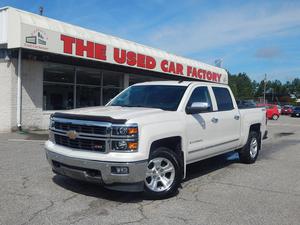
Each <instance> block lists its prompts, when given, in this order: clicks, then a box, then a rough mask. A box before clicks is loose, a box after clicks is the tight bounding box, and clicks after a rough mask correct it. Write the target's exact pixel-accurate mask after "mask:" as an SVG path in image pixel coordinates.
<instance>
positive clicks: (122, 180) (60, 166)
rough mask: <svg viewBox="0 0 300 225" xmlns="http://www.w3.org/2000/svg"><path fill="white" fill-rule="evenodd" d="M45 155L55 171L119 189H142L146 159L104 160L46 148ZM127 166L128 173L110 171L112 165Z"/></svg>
mask: <svg viewBox="0 0 300 225" xmlns="http://www.w3.org/2000/svg"><path fill="white" fill-rule="evenodd" d="M46 157H47V160H48V162H49V163H50V165H51V166H52V169H53V171H54V172H55V173H57V174H60V175H64V176H67V177H71V178H74V179H78V180H83V181H88V182H92V183H97V184H102V185H104V186H106V187H107V188H110V189H114V190H119V191H142V190H143V187H144V186H143V184H144V179H145V175H146V167H147V160H144V161H138V162H122V163H120V162H104V161H97V160H86V159H80V158H73V157H69V156H65V155H61V154H58V153H55V152H52V151H49V150H47V149H46ZM116 166H118V167H128V170H129V173H128V174H115V173H112V167H116Z"/></svg>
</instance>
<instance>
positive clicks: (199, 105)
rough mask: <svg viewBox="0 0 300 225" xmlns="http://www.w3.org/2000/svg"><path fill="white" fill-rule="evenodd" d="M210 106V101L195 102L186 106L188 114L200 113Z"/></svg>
mask: <svg viewBox="0 0 300 225" xmlns="http://www.w3.org/2000/svg"><path fill="white" fill-rule="evenodd" d="M209 108H210V104H209V103H208V102H193V103H192V105H191V106H188V107H186V113H187V114H198V113H201V112H207V111H208V110H209Z"/></svg>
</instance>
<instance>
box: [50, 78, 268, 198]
mask: <svg viewBox="0 0 300 225" xmlns="http://www.w3.org/2000/svg"><path fill="white" fill-rule="evenodd" d="M49 129H50V130H49V140H48V141H47V142H46V143H45V148H46V156H47V159H48V161H49V163H50V165H51V166H52V169H53V171H54V172H55V173H57V174H60V175H64V176H68V177H71V178H74V179H79V180H84V181H89V182H93V183H98V184H102V185H103V186H105V187H107V188H110V189H114V190H119V191H144V192H145V193H146V194H147V195H149V196H151V197H153V198H164V197H167V196H170V195H172V194H174V193H176V192H177V190H178V187H179V185H180V183H181V182H182V180H183V179H184V178H185V177H186V167H187V165H188V164H191V163H194V162H197V161H200V160H203V159H206V158H210V157H213V156H216V155H220V154H223V153H226V152H230V151H234V150H235V151H238V153H239V157H240V160H241V161H242V162H244V163H254V162H255V161H256V159H257V156H258V153H259V151H260V150H261V147H262V139H263V136H264V135H265V134H266V112H265V109H264V108H250V109H241V110H239V109H238V107H237V104H236V101H235V99H234V96H233V94H232V92H231V90H230V88H229V86H228V85H224V84H216V83H207V82H198V81H156V82H146V83H140V84H135V85H133V86H130V87H128V88H127V89H125V90H124V91H122V92H121V93H120V94H119V95H117V96H116V97H115V98H113V99H112V100H111V101H110V102H109V103H108V104H107V105H105V106H99V107H90V108H82V109H75V110H70V111H66V112H63V113H62V112H56V113H54V114H52V116H51V118H50V127H49Z"/></svg>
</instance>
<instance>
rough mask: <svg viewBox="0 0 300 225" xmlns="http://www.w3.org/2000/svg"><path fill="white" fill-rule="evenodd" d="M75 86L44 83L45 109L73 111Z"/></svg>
mask: <svg viewBox="0 0 300 225" xmlns="http://www.w3.org/2000/svg"><path fill="white" fill-rule="evenodd" d="M73 99H74V87H73V85H65V84H59V83H57V84H52V83H46V82H44V96H43V109H44V110H61V109H72V108H73V105H74V102H73Z"/></svg>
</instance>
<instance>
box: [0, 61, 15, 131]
mask: <svg viewBox="0 0 300 225" xmlns="http://www.w3.org/2000/svg"><path fill="white" fill-rule="evenodd" d="M13 67H14V65H13V64H12V63H11V61H5V60H4V59H0V132H8V131H10V129H11V91H12V90H11V86H12V84H11V82H12V80H11V78H12V68H13Z"/></svg>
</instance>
